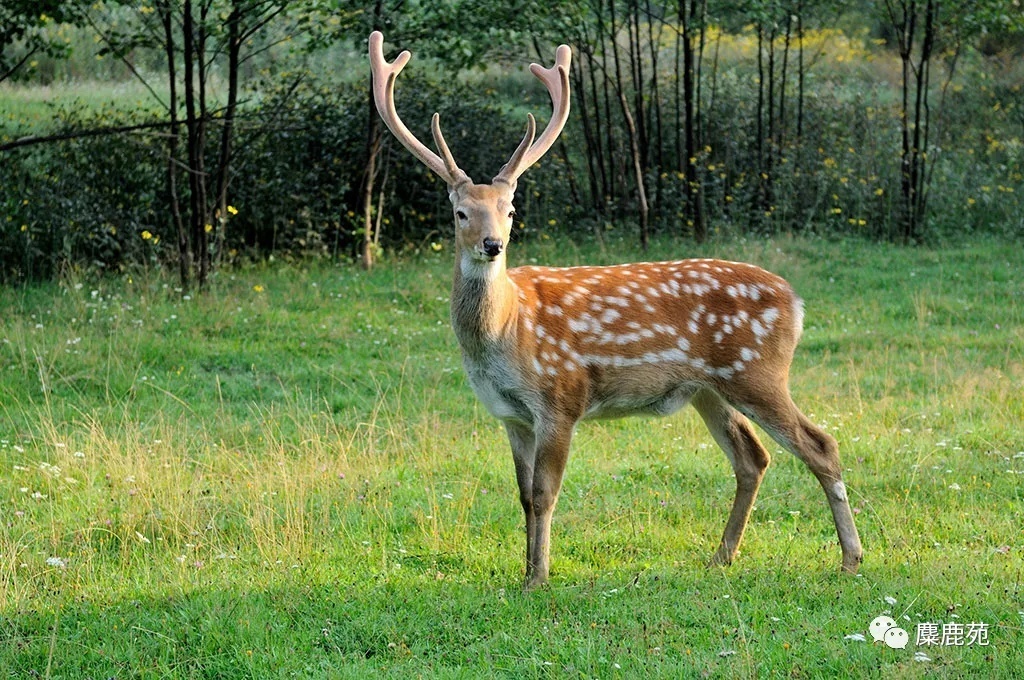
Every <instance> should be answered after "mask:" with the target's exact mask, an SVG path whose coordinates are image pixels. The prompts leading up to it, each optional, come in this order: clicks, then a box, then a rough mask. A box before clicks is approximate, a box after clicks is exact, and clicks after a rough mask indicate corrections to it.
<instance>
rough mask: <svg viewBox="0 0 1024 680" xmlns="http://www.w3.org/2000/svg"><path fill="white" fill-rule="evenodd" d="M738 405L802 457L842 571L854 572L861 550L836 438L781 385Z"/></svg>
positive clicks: (774, 437)
mask: <svg viewBox="0 0 1024 680" xmlns="http://www.w3.org/2000/svg"><path fill="white" fill-rule="evenodd" d="M738 406H739V407H740V409H741V410H743V411H744V413H747V415H749V416H750V417H751V418H752V419H753V420H754V422H756V423H757V424H758V425H760V426H761V427H762V428H764V429H765V431H766V432H768V434H770V435H771V436H772V438H773V439H775V441H777V442H778V443H779V444H781V445H782V446H783V447H785V448H786V449H788V450H789V451H790V452H791V453H792V454H793V455H795V456H796V457H797V458H799V459H800V460H802V461H803V462H804V463H805V464H806V465H807V467H808V468H810V470H811V472H812V473H813V474H814V476H815V477H816V478H817V479H818V483H819V484H821V487H822V489H824V491H825V496H826V498H827V499H828V504H829V507H830V508H831V510H832V519H833V521H834V522H835V525H836V533H837V534H838V536H839V545H840V547H841V548H842V551H843V563H842V571H844V572H846V573H849V574H856V573H857V569H858V568H859V567H860V563H861V559H862V558H863V551H862V549H861V545H860V537H859V536H858V535H857V526H856V525H855V524H854V522H853V512H851V510H850V501H849V499H848V498H847V495H846V486H845V485H844V484H843V474H842V466H841V465H840V463H839V446H838V445H837V444H836V440H835V439H834V438H833V437H832V436H831V435H829V434H828V433H827V432H825V431H824V430H822V429H821V428H820V427H818V426H817V425H815V424H814V423H812V422H811V421H810V420H809V419H808V418H807V416H805V415H804V414H803V413H801V412H800V409H798V408H797V406H796V404H794V403H793V399H792V398H791V397H790V395H789V389H788V388H787V387H785V386H783V387H782V388H780V389H778V390H776V391H774V392H773V393H768V394H766V393H761V394H760V395H759V400H758V401H757V402H755V403H749V402H747V403H743V404H738Z"/></svg>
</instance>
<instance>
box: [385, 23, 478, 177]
mask: <svg viewBox="0 0 1024 680" xmlns="http://www.w3.org/2000/svg"><path fill="white" fill-rule="evenodd" d="M411 58H412V54H411V53H410V52H409V51H408V50H405V51H403V52H402V53H401V54H399V55H398V57H396V58H395V60H394V61H393V62H391V63H388V61H387V60H385V59H384V34H383V33H381V32H380V31H374V32H373V33H371V34H370V70H371V71H372V72H373V102H374V104H375V105H376V106H377V113H379V114H380V117H381V118H382V119H383V120H384V123H385V125H387V126H388V129H389V130H391V132H392V134H394V135H395V137H397V138H398V141H399V142H401V143H402V146H404V147H405V148H406V149H408V150H409V152H410V153H411V154H412V155H413V156H416V158H418V159H419V160H420V162H422V163H423V164H424V165H426V166H427V167H428V168H430V169H431V170H432V171H433V172H434V174H436V175H437V176H439V177H440V178H441V179H443V180H444V181H445V182H447V184H448V185H449V186H453V187H454V186H458V185H460V184H464V183H466V182H469V181H470V179H469V176H468V175H467V174H466V173H465V172H463V171H462V170H460V169H459V167H458V166H457V165H456V164H455V160H454V159H452V155H451V152H450V151H449V150H448V147H447V145H444V144H443V140H444V138H443V137H441V138H440V139H441V142H440V143H439V146H440V147H441V153H443V154H444V155H445V160H442V159H441V157H440V156H438V155H437V154H436V153H434V152H433V151H431V150H430V149H428V148H427V147H426V146H424V145H423V143H422V142H420V140H418V139H416V136H415V135H413V134H412V132H410V131H409V128H407V127H406V126H405V123H403V122H402V119H401V118H399V117H398V111H397V110H396V109H395V80H396V79H397V78H398V74H399V73H401V72H402V69H403V68H405V65H406V64H407V63H409V59H411ZM434 116H435V119H436V117H437V114H434ZM437 138H438V136H437V135H435V141H437Z"/></svg>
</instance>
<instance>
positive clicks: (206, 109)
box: [0, 0, 1024, 287]
mask: <svg viewBox="0 0 1024 680" xmlns="http://www.w3.org/2000/svg"><path fill="white" fill-rule="evenodd" d="M1022 26H1024V9H1022V8H1021V6H1020V3H1019V2H1018V1H1016V0H984V1H980V2H970V3H958V2H939V1H937V0H861V1H858V2H833V1H829V0H824V1H818V2H811V1H808V0H729V1H722V0H678V1H675V2H664V1H654V0H628V1H621V0H571V1H564V2H555V3H538V2H527V1H524V0H519V1H516V2H506V3H480V2H469V1H465V0H449V1H446V2H421V1H418V0H399V1H397V2H388V1H385V0H376V1H375V2H369V3H365V2H364V3H354V2H348V1H345V0H329V1H328V0H308V1H305V2H281V1H272V0H223V1H222V0H198V1H195V2H192V1H189V2H184V1H177V2H174V1H170V0H164V1H156V0H154V1H153V2H54V1H48V2H35V1H29V0H14V1H12V2H6V3H4V8H3V9H2V10H0V114H2V115H0V158H2V159H3V162H2V163H0V263H2V264H0V280H5V281H14V280H24V279H40V278H43V279H45V278H52V277H54V276H55V275H59V274H60V273H61V272H62V271H65V270H66V269H67V268H68V267H72V268H75V267H85V268H90V269H97V270H101V271H122V270H124V269H125V268H130V267H133V266H138V265H143V266H165V265H166V266H171V267H174V268H175V269H176V270H177V272H178V276H179V277H180V280H181V284H182V286H184V287H191V286H198V287H203V286H205V285H206V282H207V281H208V278H209V276H210V274H211V272H213V271H215V270H216V269H217V268H218V267H220V266H221V265H222V264H224V263H225V262H232V261H238V260H248V259H254V258H255V259H264V258H268V257H271V256H276V257H306V256H316V257H329V258H358V259H360V260H361V261H362V262H363V264H364V265H365V266H368V267H369V266H372V264H373V262H374V261H375V260H376V259H378V258H379V257H380V256H381V255H382V254H384V253H388V252H391V253H401V252H410V251H417V250H425V249H427V248H432V249H435V250H436V249H441V248H444V247H446V243H447V239H448V238H449V222H450V220H449V218H448V207H447V204H446V203H445V197H444V192H443V191H441V190H439V189H440V187H439V186H438V182H437V180H436V179H435V178H433V177H432V176H431V175H430V174H429V172H428V171H426V170H425V169H424V168H422V167H420V166H419V165H418V164H417V163H416V162H415V160H414V159H412V158H411V157H410V156H409V155H408V154H406V153H404V152H403V150H401V149H400V148H399V147H397V145H396V144H395V142H394V140H393V139H392V137H391V136H390V135H388V134H382V131H383V127H382V126H381V125H380V122H379V119H378V117H377V116H376V115H375V114H374V113H373V110H372V104H371V103H370V100H369V95H368V83H369V69H368V65H367V63H366V46H365V41H366V36H367V35H368V34H369V32H370V31H371V30H372V29H381V30H383V31H384V33H385V37H386V39H387V41H388V43H387V52H388V54H389V56H394V54H395V53H396V52H397V50H399V49H406V48H408V49H410V50H411V51H413V52H414V53H415V60H414V62H413V64H412V66H411V67H409V68H408V69H407V71H406V72H405V73H404V74H403V76H402V82H401V83H400V87H399V88H398V90H399V92H398V105H399V109H400V111H401V112H402V115H403V118H404V119H405V120H406V121H407V122H408V124H409V125H411V126H412V129H413V131H414V132H415V133H416V134H417V135H418V136H419V137H420V138H422V139H427V138H429V134H428V132H427V125H428V120H429V117H430V114H431V113H432V112H433V111H435V110H437V111H439V112H440V113H441V116H442V120H443V122H444V128H445V130H446V134H447V136H448V137H449V138H450V140H451V146H452V148H453V151H454V153H455V156H456V158H457V159H458V160H459V163H460V164H461V165H463V167H466V168H467V169H468V171H469V173H470V175H471V176H473V177H475V178H476V179H477V180H478V181H481V180H484V179H486V178H487V177H488V176H489V175H488V174H487V173H491V174H494V173H496V172H497V170H498V168H499V167H500V166H501V164H502V163H503V162H504V159H505V157H506V156H507V154H509V153H511V150H512V149H513V148H514V147H515V144H516V143H517V141H518V139H519V137H520V136H521V134H522V128H523V125H524V119H525V114H526V112H528V111H532V112H534V113H535V114H537V115H539V116H540V117H541V118H542V120H541V124H543V122H544V120H543V118H545V117H546V116H547V115H548V111H549V107H550V105H549V103H548V102H547V101H545V96H546V94H545V92H544V90H543V88H542V87H540V85H539V84H538V83H536V82H535V81H534V79H533V78H532V77H530V75H529V73H528V71H527V69H526V65H527V64H528V63H529V62H530V61H539V62H543V63H548V62H550V61H551V60H552V58H553V52H554V48H555V46H557V44H559V43H562V42H565V43H568V44H570V45H572V47H573V51H574V58H573V63H572V72H571V74H570V76H571V84H572V91H573V114H572V116H571V118H570V122H569V125H568V127H567V129H566V131H565V133H564V134H563V137H562V139H561V141H560V142H559V144H558V145H557V147H556V149H555V150H554V151H553V153H552V154H551V155H550V157H549V159H548V160H547V162H545V163H544V164H542V165H541V166H540V167H538V168H535V169H534V170H532V171H531V172H530V173H529V174H528V175H527V176H526V178H524V180H523V181H522V182H521V183H520V191H519V197H518V201H519V206H518V208H519V213H520V214H521V215H523V216H524V217H523V220H522V221H521V222H519V223H518V224H517V225H516V226H517V230H516V235H517V236H518V237H521V238H537V239H546V238H550V237H552V236H563V235H564V236H569V237H572V238H577V237H579V236H581V235H586V236H587V237H596V238H598V239H602V238H604V237H605V236H607V235H609V234H611V235H619V236H623V235H628V238H629V239H630V240H633V239H636V240H638V241H639V243H640V244H641V245H642V246H646V243H647V241H648V239H649V238H650V237H651V236H652V235H657V234H659V233H667V234H677V235H682V236H684V237H691V238H693V239H694V240H695V241H697V242H701V241H703V240H704V239H706V238H707V237H708V236H709V235H724V236H733V235H748V234H764V235H771V234H778V233H794V234H797V233H798V234H816V235H856V236H860V237H864V238H867V239H871V240H881V241H891V242H900V243H922V242H938V241H942V240H948V239H959V238H971V237H972V235H976V234H979V233H990V234H995V235H1000V236H1007V237H1010V238H1016V237H1017V236H1019V235H1020V233H1021V230H1022V225H1024V218H1022V211H1021V202H1020V195H1021V192H1022V191H1024V168H1022V163H1024V149H1022V144H1021V138H1022V134H1024V92H1022V90H1021V84H1022V79H1024V62H1022V60H1021V59H1020V55H1021V53H1022V51H1024V31H1022ZM480 130H488V131H489V134H488V143H487V144H481V143H480V142H479V131H480Z"/></svg>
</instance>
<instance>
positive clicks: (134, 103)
mask: <svg viewBox="0 0 1024 680" xmlns="http://www.w3.org/2000/svg"><path fill="white" fill-rule="evenodd" d="M158 94H159V96H160V97H161V98H162V99H163V100H164V101H167V93H166V88H165V87H162V86H160V85H159V84H158ZM159 107H160V103H159V102H157V101H156V100H155V99H154V98H153V95H152V94H151V93H150V92H149V90H147V89H146V87H145V86H144V85H142V84H141V83H139V82H138V81H135V80H131V81H125V82H101V81H81V82H64V83H59V84H54V85H9V84H2V85H0V111H2V112H3V113H0V141H6V139H5V138H10V139H14V138H17V137H20V136H22V135H29V134H45V133H48V132H52V131H53V128H54V125H55V120H56V112H57V111H58V110H61V109H67V110H70V111H75V112H77V113H79V114H86V115H89V114H95V113H99V112H101V111H108V112H109V111H121V112H127V111H136V112H139V113H140V114H142V113H146V112H149V113H153V112H156V111H158V110H159Z"/></svg>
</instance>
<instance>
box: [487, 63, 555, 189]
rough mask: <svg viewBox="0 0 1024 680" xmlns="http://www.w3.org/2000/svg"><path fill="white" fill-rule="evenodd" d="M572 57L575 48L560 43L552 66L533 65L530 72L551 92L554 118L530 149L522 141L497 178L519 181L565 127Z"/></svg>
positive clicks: (505, 180)
mask: <svg viewBox="0 0 1024 680" xmlns="http://www.w3.org/2000/svg"><path fill="white" fill-rule="evenodd" d="M571 59H572V50H570V49H569V46H568V45H559V46H558V49H557V50H556V51H555V64H554V66H552V67H551V68H544V67H542V66H541V65H540V64H530V72H531V73H533V75H535V76H537V78H538V79H539V80H540V81H541V82H542V83H544V87H546V88H547V90H548V94H550V95H551V107H552V111H551V120H549V121H548V125H547V127H546V128H544V132H543V134H541V136H540V137H539V138H538V139H537V141H536V142H534V143H533V144H531V145H529V148H526V149H522V146H523V145H522V144H520V149H516V153H515V154H513V155H512V159H511V160H509V162H508V163H506V164H505V166H504V167H503V168H502V169H501V172H499V173H498V175H497V176H496V177H495V178H494V181H502V182H507V183H509V184H513V183H515V181H516V180H517V179H518V178H519V176H520V175H522V174H523V173H524V172H526V169H527V168H529V167H530V166H531V165H533V164H534V163H536V162H537V161H539V160H540V158H541V156H543V155H544V154H545V153H547V151H548V149H550V148H551V147H552V145H554V143H555V140H556V139H558V135H559V134H561V132H562V128H563V127H565V122H566V121H567V120H568V119H569V62H570V60H571ZM517 157H518V158H517ZM513 161H516V162H513Z"/></svg>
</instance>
